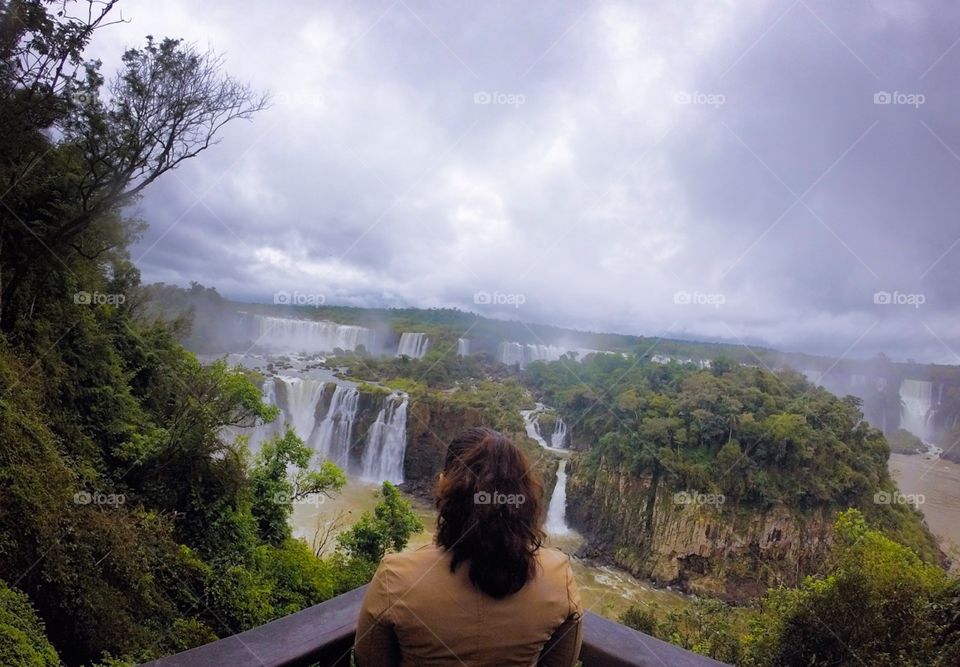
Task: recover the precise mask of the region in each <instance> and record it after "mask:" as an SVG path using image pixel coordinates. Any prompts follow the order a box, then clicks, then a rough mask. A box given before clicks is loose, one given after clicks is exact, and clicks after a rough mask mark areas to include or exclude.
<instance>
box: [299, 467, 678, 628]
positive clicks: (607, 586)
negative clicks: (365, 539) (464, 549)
mask: <svg viewBox="0 0 960 667" xmlns="http://www.w3.org/2000/svg"><path fill="white" fill-rule="evenodd" d="M378 488H379V486H378V485H376V484H366V483H364V482H360V481H358V480H350V481H349V482H348V483H347V486H346V487H344V489H343V490H342V492H340V493H339V494H337V495H336V496H335V497H333V498H322V497H321V498H317V499H308V501H307V502H301V503H297V504H296V505H295V506H294V512H293V516H292V517H291V525H292V526H293V531H294V535H295V536H296V537H302V538H304V539H305V540H307V543H310V544H312V543H313V539H314V535H315V533H316V530H317V525H318V524H320V525H325V524H327V523H329V522H331V521H333V520H334V519H335V518H336V517H337V516H338V515H341V516H342V517H343V519H342V520H341V523H342V525H341V530H342V529H344V528H347V527H349V526H350V525H351V524H353V523H354V522H355V521H356V520H357V519H358V518H359V517H360V515H361V514H362V513H363V512H365V511H372V510H373V507H374V506H375V505H376V504H377V489H378ZM407 498H409V499H410V501H411V502H412V503H413V506H414V509H415V510H416V512H417V515H418V516H419V517H420V519H421V520H422V521H423V525H424V528H425V529H424V531H423V532H422V533H419V534H417V535H414V536H413V538H412V539H411V540H410V544H409V545H408V546H407V549H408V550H409V549H416V548H418V547H421V546H423V545H424V544H429V543H430V542H432V541H433V534H434V522H435V521H436V512H435V511H434V509H433V508H432V507H431V506H430V505H429V504H428V503H427V502H425V501H424V500H422V499H420V498H414V497H410V496H407ZM328 545H329V546H328V549H327V552H328V553H329V551H330V550H332V548H333V547H334V546H335V540H332V539H331V540H328ZM548 545H549V546H553V547H556V548H558V549H560V550H561V551H564V552H566V553H572V552H573V551H574V550H575V549H576V548H577V547H578V546H579V538H578V537H577V536H576V535H575V534H569V535H566V536H564V537H563V538H558V539H557V540H555V541H551V540H548ZM572 563H573V573H574V577H575V578H576V580H577V585H578V587H579V588H580V595H581V597H582V598H583V604H584V607H585V608H586V609H588V610H590V611H592V612H594V613H595V614H600V615H602V616H606V617H607V618H611V619H615V620H618V619H619V616H620V614H622V613H623V612H624V611H626V610H627V608H629V607H630V606H631V605H650V604H656V605H657V607H658V609H659V610H660V611H661V612H662V611H666V610H670V609H676V608H678V607H682V606H684V605H686V604H689V602H690V598H689V597H686V596H684V595H682V594H680V593H676V592H673V591H668V590H663V589H659V588H655V587H654V586H652V585H650V584H649V583H647V582H644V581H641V580H640V579H637V578H636V577H632V576H630V574H628V573H626V572H624V571H622V570H619V569H617V568H613V567H609V566H606V565H600V564H595V563H591V562H587V561H584V560H580V559H578V558H573V559H572Z"/></svg>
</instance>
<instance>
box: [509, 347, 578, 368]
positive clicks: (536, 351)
mask: <svg viewBox="0 0 960 667" xmlns="http://www.w3.org/2000/svg"><path fill="white" fill-rule="evenodd" d="M566 351H567V350H566V349H564V348H562V347H557V346H556V345H535V344H533V343H515V342H511V341H504V342H502V343H500V347H499V349H498V350H497V353H498V354H497V357H498V358H499V359H500V362H501V363H504V364H507V365H508V366H512V365H513V364H519V365H520V368H523V367H525V366H527V365H528V364H530V363H533V362H534V361H557V360H559V359H560V357H561V356H562V355H563V354H564V353H565V352H566Z"/></svg>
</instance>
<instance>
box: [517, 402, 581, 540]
mask: <svg viewBox="0 0 960 667" xmlns="http://www.w3.org/2000/svg"><path fill="white" fill-rule="evenodd" d="M546 410H547V408H546V406H545V405H543V403H537V407H536V408H534V409H533V410H521V411H520V416H521V417H523V424H524V427H525V428H526V431H527V435H528V436H529V437H531V438H533V439H534V440H536V441H537V443H538V444H539V445H540V446H541V447H543V448H544V449H547V450H549V451H551V452H554V453H556V454H560V455H561V456H562V457H567V456H569V455H570V453H569V451H568V450H566V449H562V446H563V441H564V440H565V439H566V434H567V426H566V424H564V423H563V420H562V419H560V417H559V415H558V416H557V421H556V425H555V426H554V429H553V433H552V434H551V436H550V442H551V444H547V441H546V440H545V439H544V437H543V434H542V433H540V415H542V414H543V413H544V412H545V411H546ZM546 530H547V533H549V534H550V535H553V536H554V537H557V536H561V535H568V534H570V533H571V532H572V531H571V530H570V527H569V526H567V459H566V458H561V459H560V462H559V465H558V466H557V483H556V485H555V486H554V487H553V495H551V496H550V504H549V505H548V506H547V521H546Z"/></svg>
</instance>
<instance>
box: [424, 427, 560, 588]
mask: <svg viewBox="0 0 960 667" xmlns="http://www.w3.org/2000/svg"><path fill="white" fill-rule="evenodd" d="M542 497H543V485H542V484H541V483H540V480H539V478H538V477H537V476H536V475H535V473H534V471H533V470H532V468H531V467H530V462H529V461H528V460H527V457H526V456H525V455H524V454H523V452H522V451H520V449H518V448H517V446H516V445H514V444H513V443H512V442H510V440H509V439H508V438H507V437H506V436H504V435H503V434H502V433H499V432H497V431H494V430H492V429H489V428H471V429H469V430H467V431H464V432H463V433H461V434H460V435H459V436H457V438H455V439H454V440H453V442H451V443H450V447H449V448H448V449H447V459H446V463H445V464H444V469H443V475H442V476H441V478H440V481H439V482H438V483H437V510H439V516H438V517H437V537H436V541H437V544H438V545H440V546H442V547H444V548H445V549H447V550H448V551H450V552H452V553H453V560H452V562H451V563H450V571H451V572H452V571H454V570H456V569H457V566H458V565H460V564H461V563H464V562H465V563H467V564H468V566H469V568H470V581H471V582H473V585H474V586H476V587H477V588H479V589H480V590H481V591H483V592H484V593H486V594H487V595H489V596H491V597H494V598H502V597H505V596H507V595H510V594H512V593H516V592H517V591H519V590H520V589H521V588H523V586H524V584H526V583H527V581H529V580H530V579H532V578H533V577H534V575H535V574H536V567H537V561H536V553H537V550H538V549H539V548H540V545H541V544H543V539H544V532H543V530H542V529H541V522H542V521H543V516H542V513H541V504H542Z"/></svg>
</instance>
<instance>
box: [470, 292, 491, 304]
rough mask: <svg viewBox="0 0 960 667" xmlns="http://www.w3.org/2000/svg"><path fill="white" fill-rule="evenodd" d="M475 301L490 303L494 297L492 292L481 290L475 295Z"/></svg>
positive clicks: (477, 302)
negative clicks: (491, 294)
mask: <svg viewBox="0 0 960 667" xmlns="http://www.w3.org/2000/svg"><path fill="white" fill-rule="evenodd" d="M473 302H474V303H476V304H480V305H484V306H487V305H490V304H491V303H492V302H493V297H491V296H490V292H487V291H484V290H480V291H479V292H477V293H476V294H474V295H473Z"/></svg>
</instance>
